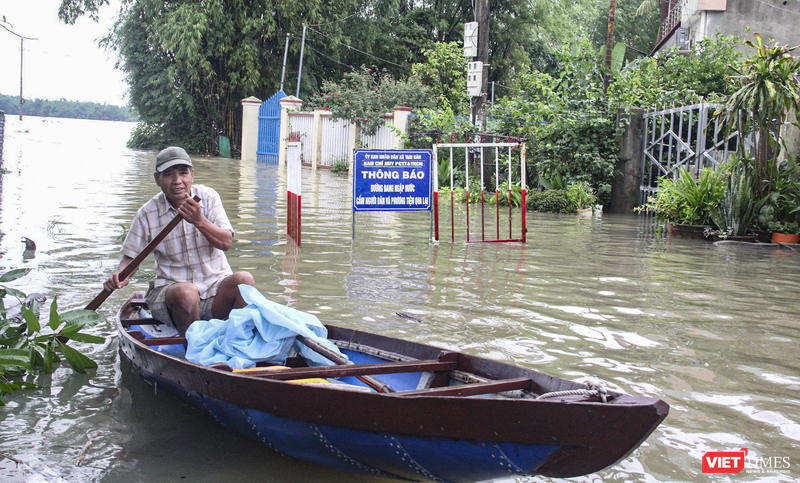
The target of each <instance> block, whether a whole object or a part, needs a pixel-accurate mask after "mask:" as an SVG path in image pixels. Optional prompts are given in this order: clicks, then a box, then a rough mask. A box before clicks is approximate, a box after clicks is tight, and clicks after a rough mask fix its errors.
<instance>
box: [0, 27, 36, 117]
mask: <svg viewBox="0 0 800 483" xmlns="http://www.w3.org/2000/svg"><path fill="white" fill-rule="evenodd" d="M9 25H10V24H9ZM0 27H3V29H5V30H6V31H8V32H9V33H11V34H12V35H16V36H17V37H19V120H20V121H21V120H22V104H24V103H25V100H24V99H23V98H22V54H23V52H24V51H25V41H26V40H36V39H34V38H32V37H23V36H22V35H20V34H18V33H16V32H14V31H13V30H11V29H10V28H8V27H6V26H5V25H3V23H2V22H0Z"/></svg>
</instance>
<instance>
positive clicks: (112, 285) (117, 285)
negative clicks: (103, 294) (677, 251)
mask: <svg viewBox="0 0 800 483" xmlns="http://www.w3.org/2000/svg"><path fill="white" fill-rule="evenodd" d="M131 261H133V258H131V257H129V256H127V255H123V257H122V261H121V262H119V267H117V270H116V271H115V272H114V273H112V274H111V276H110V277H108V280H106V282H105V283H104V284H103V288H104V289H106V290H108V291H109V292H113V291H114V290H118V289H121V288H122V287H124V286H126V285H128V283H130V281H131V276H132V275H133V274H134V273H136V270H134V271H133V273H131V274H130V275H128V278H126V279H125V280H120V279H119V273H120V272H121V271H123V270H124V269H125V267H127V266H128V264H129V263H131Z"/></svg>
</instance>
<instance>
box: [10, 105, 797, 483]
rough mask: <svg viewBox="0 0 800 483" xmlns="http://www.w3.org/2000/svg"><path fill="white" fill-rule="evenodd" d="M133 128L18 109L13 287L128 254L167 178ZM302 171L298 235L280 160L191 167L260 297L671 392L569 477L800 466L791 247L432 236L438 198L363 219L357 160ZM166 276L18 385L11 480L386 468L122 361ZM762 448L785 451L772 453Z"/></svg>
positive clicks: (638, 236)
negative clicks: (232, 414)
mask: <svg viewBox="0 0 800 483" xmlns="http://www.w3.org/2000/svg"><path fill="white" fill-rule="evenodd" d="M132 127H133V125H131V124H125V123H111V122H98V121H80V120H58V119H41V118H35V117H28V118H26V119H25V120H24V121H22V122H20V121H19V120H18V119H16V118H12V117H9V118H7V124H6V139H5V161H4V168H5V174H3V175H2V205H0V233H1V235H0V236H1V238H0V270H2V271H5V270H7V269H10V268H22V267H26V268H30V269H32V272H31V274H30V275H28V276H27V277H25V278H24V279H21V280H19V281H17V282H15V283H14V284H13V286H14V287H16V288H19V289H21V290H23V291H25V292H34V291H37V292H43V293H45V294H46V295H47V296H48V297H50V298H52V296H53V295H55V294H58V297H59V298H58V301H59V306H60V307H61V308H62V309H67V308H79V307H83V306H84V305H85V304H86V303H87V302H88V301H89V300H91V299H92V298H93V297H94V296H95V295H96V294H97V293H98V292H99V291H100V289H101V285H102V281H103V279H104V278H105V277H106V276H107V275H108V273H109V272H111V271H112V270H113V268H114V267H115V266H116V264H117V262H118V260H119V245H120V243H119V241H118V240H117V237H118V236H119V235H120V234H122V230H123V229H122V227H121V225H125V226H127V225H128V224H129V223H130V220H131V218H132V216H133V214H134V212H135V211H136V209H137V208H138V207H139V206H140V205H141V204H142V203H143V202H144V201H146V200H147V199H148V198H149V197H151V196H152V195H153V194H155V193H156V190H157V187H156V185H155V184H154V182H153V177H152V171H153V163H154V157H155V156H154V153H152V152H142V151H135V150H130V149H127V148H126V147H125V141H126V140H127V138H128V135H129V133H130V130H131V129H132ZM303 178H304V179H303V189H304V194H303V205H304V206H303V214H302V219H303V234H302V236H303V244H302V248H301V249H300V250H299V251H298V250H295V249H293V248H291V244H287V243H286V229H285V219H286V210H285V202H286V197H285V172H284V171H283V170H282V169H279V168H277V167H272V166H266V165H263V164H255V163H244V162H241V161H239V160H228V159H218V158H199V159H197V160H196V171H195V182H196V183H203V184H207V185H210V186H213V187H214V188H216V189H217V190H218V191H219V192H220V194H221V196H222V198H223V202H224V204H225V207H226V209H227V212H228V215H229V216H230V218H231V221H232V223H233V226H234V228H235V230H236V232H237V233H236V238H235V241H234V245H233V247H232V249H231V250H230V252H229V254H228V258H229V261H230V263H231V265H232V266H233V268H234V270H249V271H251V272H252V273H254V274H255V278H256V282H257V284H258V288H259V289H260V290H261V291H262V292H264V293H265V294H266V295H267V296H269V297H271V298H273V299H274V300H278V301H280V302H283V303H286V304H290V305H292V306H293V307H296V308H298V309H301V310H305V311H308V312H312V313H314V314H316V315H317V316H318V317H319V318H320V319H321V320H322V321H323V322H327V323H334V324H337V325H344V326H348V327H357V328H361V329H364V330H368V331H376V332H380V333H383V334H386V335H389V336H395V337H404V338H409V339H412V340H415V341H420V342H425V343H431V344H436V345H440V346H444V347H446V348H452V349H458V350H461V351H464V352H468V353H471V354H477V355H481V356H484V357H489V358H493V359H497V360H501V361H505V362H511V363H515V364H519V365H522V366H525V367H529V368H532V369H536V370H539V371H542V372H545V373H548V374H552V375H557V376H560V377H564V378H567V379H571V380H576V381H588V380H600V381H603V382H604V383H605V384H606V385H607V386H608V387H610V388H613V389H615V390H619V391H622V392H625V393H629V394H633V395H643V396H652V397H658V398H661V399H663V400H664V401H666V402H668V403H669V404H670V406H671V412H670V415H669V417H668V418H667V420H666V421H665V422H664V423H663V424H662V425H661V426H660V427H659V428H658V429H657V430H656V431H655V432H654V433H653V434H652V435H651V436H650V438H648V439H647V441H646V442H645V443H644V444H643V445H642V446H641V447H640V448H639V449H637V450H636V451H634V452H633V453H632V454H631V455H630V456H629V457H628V458H626V459H625V460H623V461H622V462H620V463H619V464H618V465H616V466H614V467H613V468H610V469H608V470H605V471H603V472H600V473H598V474H595V475H590V476H586V477H583V478H576V479H574V481H619V482H622V481H648V482H655V481H734V480H736V481H739V480H744V481H757V480H758V481H764V480H769V481H797V480H798V478H800V471H799V470H798V463H800V452H798V450H797V448H798V444H799V443H800V423H798V421H800V396H798V394H800V392H799V391H800V355H799V354H800V351H798V349H797V345H798V338H800V337H799V336H800V322H798V311H799V309H800V301H798V295H800V277H798V272H800V253H798V251H795V250H791V249H759V248H753V247H748V246H742V245H731V244H727V245H726V244H722V245H720V244H717V245H715V244H711V243H704V242H698V241H695V240H683V239H676V238H671V237H662V236H659V234H658V233H657V232H656V229H655V226H654V225H653V224H652V222H650V221H648V220H646V219H643V218H641V217H637V216H634V215H624V216H623V215H615V216H612V215H608V214H606V215H605V216H602V217H600V218H581V217H576V216H559V215H544V214H535V213H534V214H529V216H528V229H529V232H528V242H527V243H526V244H521V243H501V244H464V243H457V244H452V243H449V242H443V243H441V244H439V245H434V244H431V243H429V240H428V237H429V232H430V219H429V217H428V215H427V214H424V213H401V214H397V213H360V214H359V215H358V217H357V218H356V224H355V239H353V238H352V236H351V230H352V213H351V210H350V206H351V205H350V203H351V202H350V188H349V184H348V179H347V177H343V176H337V175H334V174H332V173H330V172H326V171H320V172H318V173H312V172H311V171H309V170H308V169H305V170H304V172H303ZM445 209H446V207H445ZM487 216H493V212H491V213H488V214H487ZM443 222H446V223H449V220H447V219H445V220H443ZM474 233H475V232H474V231H473V234H474ZM23 236H25V237H28V238H30V239H32V240H34V241H35V242H36V244H37V250H36V252H35V256H33V257H31V256H30V255H31V254H30V253H29V252H28V253H26V252H25V251H24V246H23V244H22V242H21V238H22V237H23ZM152 276H153V268H152V262H151V261H147V262H145V264H144V266H143V268H142V269H140V270H139V272H138V273H137V274H136V276H135V280H134V283H133V284H132V286H131V287H130V288H126V289H124V290H122V291H120V292H118V293H115V294H113V295H112V296H111V297H110V299H109V300H108V301H107V302H106V303H105V304H104V305H103V307H102V308H101V309H100V312H101V313H102V314H103V315H104V316H106V317H108V319H109V322H108V323H104V324H101V325H99V326H97V327H94V328H92V329H91V332H93V333H95V334H98V335H102V336H105V337H106V338H107V343H106V344H105V345H102V346H89V345H85V346H82V349H83V350H84V351H85V352H87V353H89V355H90V356H91V357H92V358H94V359H95V360H96V361H97V362H98V363H99V368H98V369H97V370H96V371H92V372H91V373H90V374H87V375H77V374H75V373H73V372H72V371H71V370H70V369H68V368H59V369H58V370H56V372H55V373H54V374H52V375H49V376H47V375H39V376H36V377H35V378H32V380H33V381H34V382H36V383H37V384H39V385H40V389H37V390H28V391H22V392H19V393H16V394H14V395H12V396H9V397H6V401H7V402H8V405H7V406H6V407H4V408H0V453H2V454H4V455H8V456H12V457H14V458H17V459H19V460H22V461H24V464H22V465H15V463H13V462H12V461H11V460H9V459H3V460H2V461H0V474H2V478H0V479H2V480H4V481H97V482H128V481H130V482H133V481H178V480H181V481H209V482H210V481H219V480H221V479H226V480H230V481H272V482H284V481H286V482H288V481H377V480H374V479H371V478H366V477H360V476H354V475H349V474H344V473H339V472H336V471H332V470H328V469H325V468H321V467H318V466H315V465H311V464H306V463H302V462H299V461H296V460H293V459H290V458H285V457H282V456H280V455H277V454H275V453H273V452H272V451H271V450H269V449H266V448H261V447H257V446H254V445H252V444H250V443H249V442H248V441H246V440H244V439H242V438H239V437H237V436H235V435H233V434H231V433H229V432H228V431H227V430H225V429H223V428H221V427H219V426H218V425H217V424H216V423H215V421H213V420H212V419H211V418H209V417H207V416H204V415H202V414H200V413H198V412H197V411H195V410H193V409H191V408H189V407H186V406H184V405H182V404H181V403H180V402H179V401H177V400H175V399H173V398H172V397H170V396H168V395H165V394H160V393H154V388H153V387H152V386H150V385H148V384H146V383H144V382H143V381H142V380H141V379H139V378H138V377H137V376H136V375H135V374H133V373H131V371H130V370H129V369H128V368H126V367H125V365H124V364H123V365H122V366H121V364H120V359H119V354H118V352H117V341H116V335H115V333H114V330H113V327H112V324H111V319H112V317H113V313H114V309H115V308H116V307H117V306H118V305H119V304H120V303H121V302H122V301H123V300H124V299H125V298H126V297H127V295H129V294H130V292H131V291H132V290H136V289H138V290H143V289H144V288H145V287H146V284H147V281H148V280H149V279H150V278H152ZM398 312H401V313H402V314H403V315H404V316H400V315H398ZM409 315H410V316H411V317H410V318H409V317H408V316H409ZM89 441H92V444H91V446H90V447H89V448H88V449H85V448H86V444H87V442H89ZM739 448H748V451H749V453H748V454H749V456H750V457H751V458H755V459H752V460H751V461H750V462H749V463H748V464H749V466H748V469H749V470H753V471H750V472H747V473H745V472H743V473H741V474H738V475H704V474H703V473H702V472H701V457H702V455H703V454H704V453H705V452H707V451H733V450H738V449H739ZM84 449H85V457H84V460H83V462H82V464H81V465H80V466H78V465H77V464H76V461H77V459H78V457H79V456H80V455H81V453H82V452H84ZM758 458H761V460H757V459H758ZM769 458H781V459H780V462H781V465H783V464H784V462H786V461H788V462H789V466H788V467H787V468H782V467H781V468H772V469H771V470H770V471H767V470H765V469H764V468H763V466H764V464H763V463H764V461H766V460H767V459H769ZM758 461H761V463H759V462H758ZM759 464H760V466H758V465H759ZM756 470H758V471H756ZM508 481H514V480H508ZM516 481H547V479H538V478H523V479H517V480H516Z"/></svg>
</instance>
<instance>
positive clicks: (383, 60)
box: [308, 27, 408, 69]
mask: <svg viewBox="0 0 800 483" xmlns="http://www.w3.org/2000/svg"><path fill="white" fill-rule="evenodd" d="M308 30H310V31H312V32H314V33H316V34H319V35H321V36H323V37H325V38H326V39H328V40H330V41H331V42H336V43H337V44H339V45H343V46H345V47H347V48H348V49H350V50H355V51H356V52H358V53H360V54H364V55H366V56H368V57H372V58H373V59H377V60H380V61H381V62H386V63H387V64H392V65H396V66H397V67H402V68H403V69H408V66H407V65H400V64H397V63H395V62H392V61H391V60H386V59H382V58H380V57H378V56H376V55H372V54H370V53H368V52H364V51H363V50H359V49H357V48H355V47H351V46H349V45H347V44H345V43H342V42H339V41H338V40H336V39H333V38H331V37H328V36H327V35H325V34H323V33H322V32H320V31H319V30H315V29H312V28H311V27H309V28H308Z"/></svg>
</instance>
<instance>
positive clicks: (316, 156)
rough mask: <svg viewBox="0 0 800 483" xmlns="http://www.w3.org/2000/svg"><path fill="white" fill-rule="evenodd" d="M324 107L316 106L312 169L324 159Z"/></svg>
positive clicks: (312, 142)
mask: <svg viewBox="0 0 800 483" xmlns="http://www.w3.org/2000/svg"><path fill="white" fill-rule="evenodd" d="M323 112H325V108H324V107H319V106H318V107H315V108H314V121H313V122H314V136H313V137H312V141H311V169H312V170H315V169H317V166H319V163H320V161H321V160H322V114H323Z"/></svg>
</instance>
